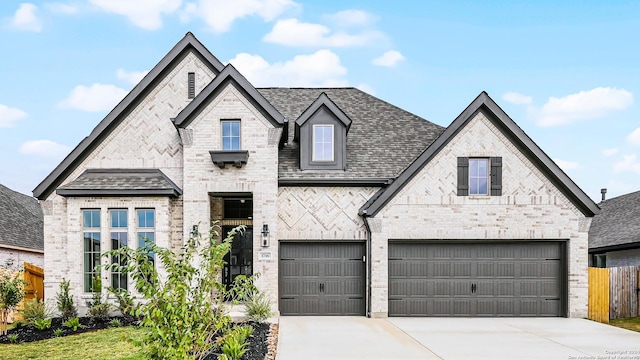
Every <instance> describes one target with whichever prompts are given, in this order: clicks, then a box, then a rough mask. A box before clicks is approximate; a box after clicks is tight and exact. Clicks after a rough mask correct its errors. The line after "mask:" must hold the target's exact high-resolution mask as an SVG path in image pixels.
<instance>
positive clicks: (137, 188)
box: [56, 169, 182, 197]
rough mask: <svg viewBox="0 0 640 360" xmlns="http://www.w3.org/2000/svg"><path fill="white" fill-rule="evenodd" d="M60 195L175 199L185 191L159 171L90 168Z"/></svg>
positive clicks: (62, 190)
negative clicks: (162, 197) (163, 197)
mask: <svg viewBox="0 0 640 360" xmlns="http://www.w3.org/2000/svg"><path fill="white" fill-rule="evenodd" d="M56 193H57V194H58V195H61V196H120V195H132V196H136V195H138V196H173V197H177V196H180V195H182V190H181V189H180V188H179V187H178V185H176V184H175V183H174V182H173V181H171V179H169V178H168V177H167V176H166V175H165V174H164V173H163V172H162V171H160V170H159V169H87V170H85V171H84V172H83V173H82V174H80V176H78V178H77V179H75V180H73V181H72V182H70V183H68V184H65V185H63V186H61V187H59V188H58V190H56Z"/></svg>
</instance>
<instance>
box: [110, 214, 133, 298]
mask: <svg viewBox="0 0 640 360" xmlns="http://www.w3.org/2000/svg"><path fill="white" fill-rule="evenodd" d="M128 216H129V211H128V210H127V209H109V217H110V228H111V250H118V249H120V248H123V247H126V246H128V229H129V225H128V222H129V220H128ZM111 262H112V263H113V264H120V265H122V266H124V265H126V261H125V259H121V258H119V257H117V256H112V257H111ZM111 287H113V288H114V289H124V290H127V274H126V273H122V272H121V271H115V270H114V269H112V270H111Z"/></svg>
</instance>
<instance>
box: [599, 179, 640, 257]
mask: <svg viewBox="0 0 640 360" xmlns="http://www.w3.org/2000/svg"><path fill="white" fill-rule="evenodd" d="M600 207H601V208H602V211H601V212H600V214H598V215H596V216H595V217H594V218H593V221H592V222H591V227H590V228H589V252H601V251H610V250H624V249H629V248H638V247H640V221H638V219H639V218H640V191H636V192H632V193H629V194H625V195H621V196H618V197H614V198H611V199H607V200H605V201H603V202H601V203H600Z"/></svg>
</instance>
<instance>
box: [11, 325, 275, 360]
mask: <svg viewBox="0 0 640 360" xmlns="http://www.w3.org/2000/svg"><path fill="white" fill-rule="evenodd" d="M114 319H117V320H118V321H120V324H121V326H137V325H138V322H137V321H136V320H135V319H132V318H130V317H127V318H125V317H119V316H117V317H107V318H103V319H99V318H92V317H81V318H80V324H81V325H82V327H80V328H78V330H77V331H73V329H70V328H68V327H66V326H64V322H63V321H62V318H53V319H51V327H50V328H49V329H47V330H42V331H41V330H38V329H37V328H36V327H35V326H34V325H23V326H21V327H19V328H14V329H11V330H9V332H8V334H7V335H0V344H9V343H10V341H9V336H10V335H17V337H18V340H17V342H18V343H24V342H32V341H40V340H46V339H52V338H55V337H56V336H55V334H54V332H55V331H56V329H62V336H68V335H74V334H80V333H84V332H89V331H96V330H101V329H106V328H108V327H110V323H111V321H112V320H114ZM248 324H250V325H251V326H252V327H253V334H252V335H251V337H249V339H248V341H249V345H248V346H247V352H246V353H245V354H244V355H243V356H242V359H243V360H263V359H275V354H276V343H277V336H278V326H277V325H274V324H271V325H270V324H267V323H257V322H248ZM217 358H218V353H217V352H213V353H211V354H209V355H207V357H206V358H205V359H207V360H214V359H217Z"/></svg>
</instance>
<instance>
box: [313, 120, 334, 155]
mask: <svg viewBox="0 0 640 360" xmlns="http://www.w3.org/2000/svg"><path fill="white" fill-rule="evenodd" d="M333 159H334V156H333V125H313V154H312V157H311V160H312V161H333Z"/></svg>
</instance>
